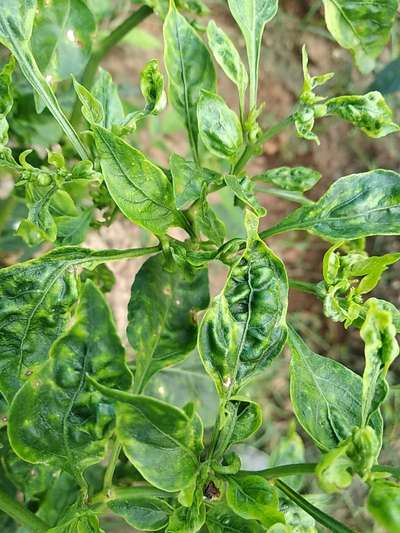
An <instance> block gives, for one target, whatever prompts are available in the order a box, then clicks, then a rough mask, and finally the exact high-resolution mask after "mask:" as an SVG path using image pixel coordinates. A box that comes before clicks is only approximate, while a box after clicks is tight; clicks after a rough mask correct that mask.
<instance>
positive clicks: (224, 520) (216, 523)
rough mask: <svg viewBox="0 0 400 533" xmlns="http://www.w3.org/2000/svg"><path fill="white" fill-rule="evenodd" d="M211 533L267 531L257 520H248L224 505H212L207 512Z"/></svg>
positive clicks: (254, 532) (259, 532) (256, 532)
mask: <svg viewBox="0 0 400 533" xmlns="http://www.w3.org/2000/svg"><path fill="white" fill-rule="evenodd" d="M207 528H208V531H209V532H210V533H226V532H227V531H229V532H231V533H262V531H265V529H264V528H263V527H262V526H260V524H259V523H258V522H256V521H255V520H246V519H245V518H242V517H241V516H239V515H238V514H236V513H234V512H233V511H232V510H231V509H230V508H229V507H228V506H226V505H223V504H217V505H212V506H211V507H210V508H209V510H208V512H207Z"/></svg>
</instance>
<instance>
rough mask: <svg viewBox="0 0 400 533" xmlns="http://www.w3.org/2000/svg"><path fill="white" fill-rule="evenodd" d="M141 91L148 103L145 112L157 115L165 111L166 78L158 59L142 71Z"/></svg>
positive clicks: (149, 63) (150, 62)
mask: <svg viewBox="0 0 400 533" xmlns="http://www.w3.org/2000/svg"><path fill="white" fill-rule="evenodd" d="M140 90H141V91H142V94H143V97H144V99H145V102H146V107H145V111H147V112H148V113H153V114H154V115H157V114H158V113H159V112H160V111H162V110H163V109H164V107H165V106H166V103H167V97H166V95H165V91H164V77H163V75H162V73H161V71H160V66H159V63H158V61H157V60H156V59H153V60H152V61H149V62H148V63H147V65H146V66H145V68H144V69H143V70H142V73H141V75H140Z"/></svg>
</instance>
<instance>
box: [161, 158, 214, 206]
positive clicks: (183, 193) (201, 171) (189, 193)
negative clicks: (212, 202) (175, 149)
mask: <svg viewBox="0 0 400 533" xmlns="http://www.w3.org/2000/svg"><path fill="white" fill-rule="evenodd" d="M169 165H170V169H171V173H172V178H173V183H174V193H175V200H176V207H177V208H178V209H182V208H184V207H187V204H188V203H189V202H193V201H195V200H198V199H199V198H200V196H201V191H202V188H203V184H204V183H207V184H208V185H209V184H211V183H216V182H217V180H218V179H219V178H220V175H219V174H217V173H216V172H213V171H212V170H209V169H208V168H203V167H200V166H198V165H197V164H196V163H195V162H194V161H187V160H186V159H184V158H183V157H181V156H179V155H178V154H172V155H171V157H170V160H169Z"/></svg>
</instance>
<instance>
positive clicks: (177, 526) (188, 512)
mask: <svg viewBox="0 0 400 533" xmlns="http://www.w3.org/2000/svg"><path fill="white" fill-rule="evenodd" d="M205 520H206V507H205V505H204V503H203V502H201V503H200V504H199V505H198V504H197V503H195V504H193V505H192V506H191V507H183V506H181V507H178V508H176V509H175V511H174V512H173V514H172V515H171V517H170V519H169V523H168V527H167V529H166V533H197V532H198V531H200V529H201V527H202V526H203V524H204V522H205Z"/></svg>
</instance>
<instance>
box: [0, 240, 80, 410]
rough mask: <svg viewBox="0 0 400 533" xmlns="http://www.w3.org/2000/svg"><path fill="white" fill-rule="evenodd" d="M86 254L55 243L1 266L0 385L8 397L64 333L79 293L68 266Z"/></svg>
mask: <svg viewBox="0 0 400 533" xmlns="http://www.w3.org/2000/svg"><path fill="white" fill-rule="evenodd" d="M89 256H90V252H89V251H87V250H86V251H85V250H79V249H78V250H76V249H74V248H66V249H59V250H57V251H54V252H50V253H49V254H47V255H45V256H42V257H40V258H39V259H34V260H32V261H28V262H25V263H20V264H18V265H15V266H12V267H8V268H4V269H2V270H0V324H1V329H0V351H1V365H0V390H1V392H2V393H3V394H4V396H5V397H6V398H7V399H8V400H9V401H11V399H12V398H13V396H14V395H15V393H16V392H17V390H18V389H19V387H20V386H21V385H22V384H23V382H24V381H26V380H27V379H28V378H29V376H30V375H31V374H32V373H35V372H36V370H37V369H38V368H39V366H40V365H41V364H42V363H43V362H44V361H45V360H46V359H47V355H48V352H49V349H50V346H51V345H52V343H53V342H54V341H55V339H56V338H57V337H58V336H59V335H60V334H62V333H63V331H64V329H65V327H66V325H67V322H68V320H69V318H70V316H71V308H72V306H73V305H74V304H75V302H76V301H77V296H78V295H77V285H76V277H75V273H74V272H73V270H72V267H73V265H74V264H79V263H80V262H81V261H82V260H83V261H85V260H87V259H88V258H89Z"/></svg>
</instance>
